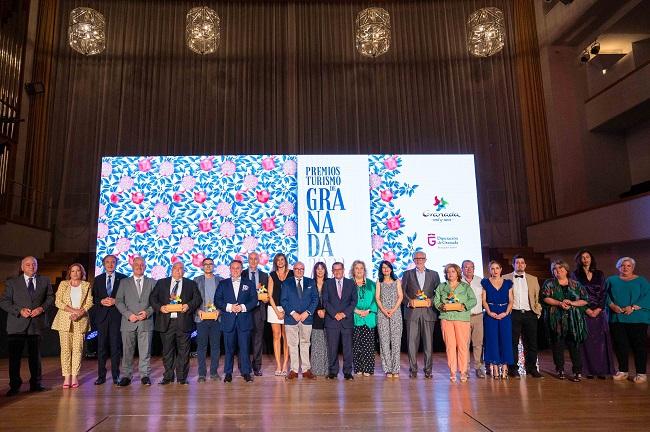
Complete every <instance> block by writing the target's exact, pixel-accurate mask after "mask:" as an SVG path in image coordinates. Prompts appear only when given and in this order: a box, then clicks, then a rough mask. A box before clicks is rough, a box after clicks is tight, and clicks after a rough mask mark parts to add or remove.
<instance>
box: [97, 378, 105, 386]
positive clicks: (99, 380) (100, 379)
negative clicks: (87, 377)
mask: <svg viewBox="0 0 650 432" xmlns="http://www.w3.org/2000/svg"><path fill="white" fill-rule="evenodd" d="M105 382H106V378H103V377H99V378H97V379H96V380H95V385H102V384H104V383H105Z"/></svg>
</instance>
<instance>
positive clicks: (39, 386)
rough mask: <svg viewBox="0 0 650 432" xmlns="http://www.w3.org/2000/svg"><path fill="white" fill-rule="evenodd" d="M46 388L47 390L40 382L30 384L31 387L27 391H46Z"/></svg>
mask: <svg viewBox="0 0 650 432" xmlns="http://www.w3.org/2000/svg"><path fill="white" fill-rule="evenodd" d="M48 390H49V389H48V388H45V387H43V386H42V385H40V384H38V385H35V386H32V387H30V388H29V391H30V392H32V393H37V392H44V391H48Z"/></svg>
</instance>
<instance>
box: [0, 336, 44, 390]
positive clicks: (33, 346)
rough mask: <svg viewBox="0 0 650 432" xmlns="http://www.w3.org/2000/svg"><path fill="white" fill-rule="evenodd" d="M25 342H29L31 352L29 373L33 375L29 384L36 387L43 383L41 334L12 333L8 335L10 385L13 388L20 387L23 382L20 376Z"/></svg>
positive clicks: (29, 351) (28, 347)
mask: <svg viewBox="0 0 650 432" xmlns="http://www.w3.org/2000/svg"><path fill="white" fill-rule="evenodd" d="M25 344H27V352H28V354H29V373H30V375H31V378H30V380H29V386H30V387H31V388H34V387H37V386H38V385H40V384H41V337H40V336H39V335H19V334H10V335H8V336H7V349H8V351H9V387H11V388H12V389H19V388H20V386H21V385H22V383H23V380H22V379H21V378H20V361H21V359H22V356H23V349H24V348H25Z"/></svg>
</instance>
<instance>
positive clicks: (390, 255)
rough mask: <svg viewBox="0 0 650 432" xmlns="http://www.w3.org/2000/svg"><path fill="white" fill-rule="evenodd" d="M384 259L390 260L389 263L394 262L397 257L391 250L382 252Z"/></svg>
mask: <svg viewBox="0 0 650 432" xmlns="http://www.w3.org/2000/svg"><path fill="white" fill-rule="evenodd" d="M383 257H384V260H385V261H388V262H390V263H391V264H392V263H394V262H395V260H396V259H397V257H396V256H395V253H394V252H393V251H388V252H384V255H383Z"/></svg>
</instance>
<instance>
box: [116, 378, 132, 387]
mask: <svg viewBox="0 0 650 432" xmlns="http://www.w3.org/2000/svg"><path fill="white" fill-rule="evenodd" d="M129 384H131V379H130V378H122V379H121V380H120V381H119V382H118V383H117V386H118V387H126V386H128V385H129Z"/></svg>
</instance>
